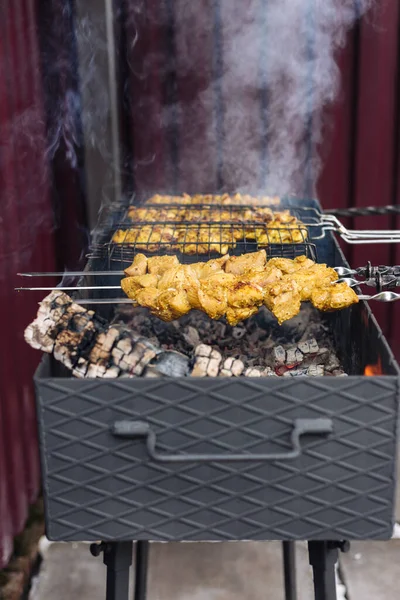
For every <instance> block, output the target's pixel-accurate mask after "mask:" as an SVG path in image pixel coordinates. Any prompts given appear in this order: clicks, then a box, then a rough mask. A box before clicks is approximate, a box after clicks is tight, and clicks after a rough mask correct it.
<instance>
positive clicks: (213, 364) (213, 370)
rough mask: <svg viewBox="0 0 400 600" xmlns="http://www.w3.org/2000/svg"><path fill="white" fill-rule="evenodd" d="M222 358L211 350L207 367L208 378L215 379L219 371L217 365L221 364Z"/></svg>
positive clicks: (215, 351)
mask: <svg viewBox="0 0 400 600" xmlns="http://www.w3.org/2000/svg"><path fill="white" fill-rule="evenodd" d="M221 361H222V356H221V354H220V353H219V352H218V351H217V350H213V351H212V352H211V356H210V362H209V364H208V367H207V375H208V376H209V377H216V376H217V375H218V371H219V365H220V364H221Z"/></svg>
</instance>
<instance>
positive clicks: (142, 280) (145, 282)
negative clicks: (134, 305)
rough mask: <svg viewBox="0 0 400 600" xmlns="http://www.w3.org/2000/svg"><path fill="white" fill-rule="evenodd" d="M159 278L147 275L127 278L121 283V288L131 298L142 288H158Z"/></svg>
mask: <svg viewBox="0 0 400 600" xmlns="http://www.w3.org/2000/svg"><path fill="white" fill-rule="evenodd" d="M158 280H159V276H158V275H152V274H151V273H146V274H145V275H135V276H134V277H125V279H122V281H121V288H122V290H123V291H124V292H125V294H126V295H127V296H128V297H129V298H131V297H132V295H134V294H135V293H136V292H137V291H139V290H141V289H142V288H148V287H150V288H156V287H157V284H158Z"/></svg>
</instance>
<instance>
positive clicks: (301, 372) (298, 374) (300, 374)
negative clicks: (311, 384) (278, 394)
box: [283, 369, 307, 377]
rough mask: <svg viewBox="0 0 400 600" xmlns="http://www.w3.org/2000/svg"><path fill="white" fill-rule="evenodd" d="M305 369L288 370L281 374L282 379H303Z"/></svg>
mask: <svg viewBox="0 0 400 600" xmlns="http://www.w3.org/2000/svg"><path fill="white" fill-rule="evenodd" d="M306 375H307V369H289V370H288V371H285V373H283V377H305V376H306Z"/></svg>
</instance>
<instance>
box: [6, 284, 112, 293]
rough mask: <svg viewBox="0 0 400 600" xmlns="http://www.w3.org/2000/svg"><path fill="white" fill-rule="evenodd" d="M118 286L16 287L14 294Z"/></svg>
mask: <svg viewBox="0 0 400 600" xmlns="http://www.w3.org/2000/svg"><path fill="white" fill-rule="evenodd" d="M120 289H121V286H120V285H82V286H80V285H79V286H77V285H75V286H62V285H60V286H59V287H57V286H56V287H54V286H53V287H18V288H14V290H15V291H16V292H39V291H40V292H51V291H53V290H60V291H63V292H71V291H73V290H120Z"/></svg>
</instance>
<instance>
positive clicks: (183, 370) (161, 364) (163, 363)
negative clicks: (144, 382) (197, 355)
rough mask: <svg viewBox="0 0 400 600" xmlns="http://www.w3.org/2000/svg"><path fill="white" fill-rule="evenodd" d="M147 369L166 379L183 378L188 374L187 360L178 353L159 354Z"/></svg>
mask: <svg viewBox="0 0 400 600" xmlns="http://www.w3.org/2000/svg"><path fill="white" fill-rule="evenodd" d="M149 367H151V369H152V370H153V371H158V372H159V373H161V374H162V375H167V376H168V377H185V376H186V375H188V373H189V359H188V358H187V356H185V355H184V354H180V353H179V352H174V351H167V352H161V353H160V354H158V355H157V356H156V357H155V359H154V360H153V362H152V363H151V365H149V366H148V367H147V368H149Z"/></svg>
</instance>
